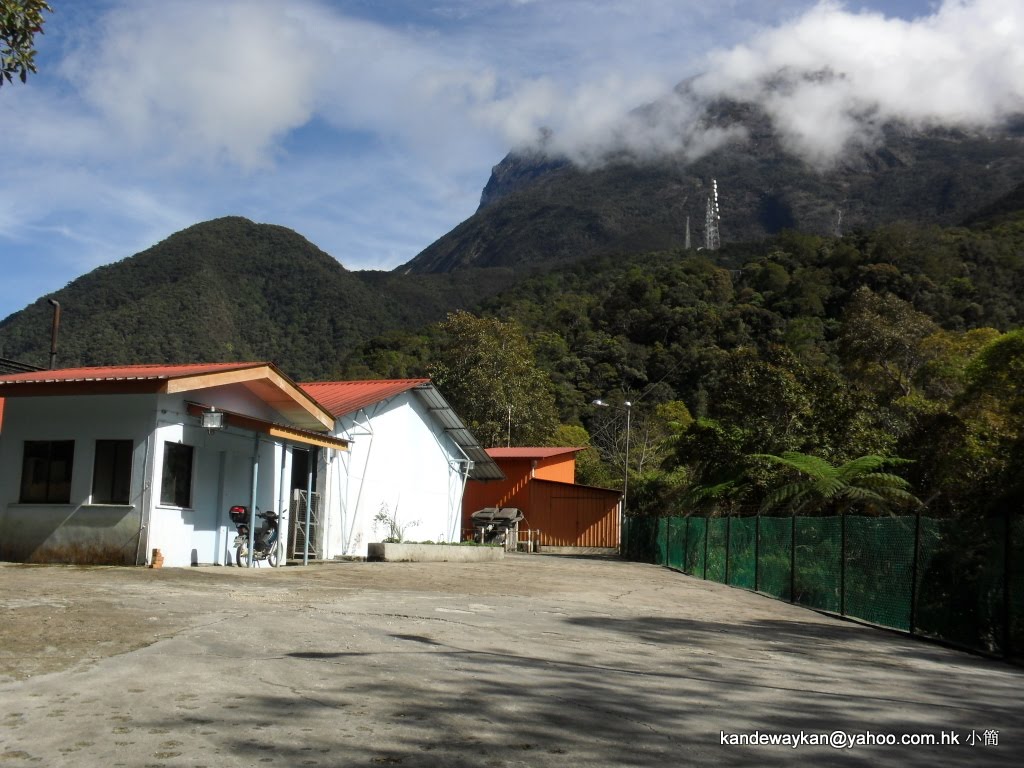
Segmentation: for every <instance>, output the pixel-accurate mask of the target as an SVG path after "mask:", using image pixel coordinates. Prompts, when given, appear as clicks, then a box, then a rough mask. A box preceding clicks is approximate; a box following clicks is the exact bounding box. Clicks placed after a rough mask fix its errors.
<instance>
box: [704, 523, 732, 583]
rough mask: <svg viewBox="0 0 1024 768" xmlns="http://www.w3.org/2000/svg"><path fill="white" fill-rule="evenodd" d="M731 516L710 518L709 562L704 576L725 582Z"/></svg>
mask: <svg viewBox="0 0 1024 768" xmlns="http://www.w3.org/2000/svg"><path fill="white" fill-rule="evenodd" d="M728 534H729V518H727V517H712V518H710V519H709V520H708V563H707V572H706V574H705V576H704V578H706V579H709V580H711V581H720V582H722V583H723V584H724V583H725V558H726V555H727V554H728V552H727V551H726V544H727V540H728Z"/></svg>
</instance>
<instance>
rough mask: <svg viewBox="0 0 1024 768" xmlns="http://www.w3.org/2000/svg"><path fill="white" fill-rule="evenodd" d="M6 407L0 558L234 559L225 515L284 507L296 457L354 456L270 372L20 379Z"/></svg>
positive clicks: (8, 381)
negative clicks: (207, 424) (314, 452)
mask: <svg viewBox="0 0 1024 768" xmlns="http://www.w3.org/2000/svg"><path fill="white" fill-rule="evenodd" d="M0 398H4V406H3V411H2V414H3V415H2V420H3V421H2V428H0V560H13V561H20V562H77V563H123V564H140V565H141V564H144V563H147V562H149V560H150V557H151V553H152V552H153V550H159V551H160V552H161V554H162V555H163V557H164V564H165V565H168V566H187V565H192V564H200V565H202V564H222V565H226V564H231V563H233V562H234V548H233V545H232V544H233V540H234V537H235V533H236V531H235V527H234V526H233V525H232V524H231V522H230V521H229V519H228V514H227V512H228V509H229V508H230V507H231V506H232V505H235V504H241V505H245V506H247V507H250V508H253V507H256V508H259V509H261V510H263V511H267V510H277V511H280V510H282V509H283V508H285V507H286V506H287V505H288V504H289V501H290V498H291V496H292V490H293V488H294V487H296V486H297V485H302V486H304V485H305V482H304V481H302V482H300V481H297V480H296V478H295V473H294V472H293V469H294V467H293V456H294V455H300V456H305V452H306V451H308V450H311V449H318V450H325V451H328V452H331V453H334V454H343V453H344V452H345V450H346V449H347V447H348V443H347V441H346V440H344V439H338V438H335V437H333V436H332V435H331V434H330V431H331V429H332V428H333V426H334V417H333V415H332V414H331V413H329V412H328V411H327V410H326V409H325V408H324V407H323V406H322V405H320V404H319V403H317V402H316V401H315V400H314V399H313V398H312V397H310V396H309V395H308V394H306V393H305V392H304V391H303V390H302V389H300V388H299V387H298V386H297V385H296V384H295V383H294V382H292V381H291V380H290V379H288V378H287V377H286V376H285V375H284V374H282V373H281V372H280V371H279V370H278V369H277V368H276V367H275V366H273V365H272V364H268V363H211V364H196V365H155V366H153V365H132V366H117V367H101V368H75V369H62V370H53V371H38V372H33V373H19V374H12V375H5V376H0ZM213 411H215V412H220V413H222V414H224V415H223V417H220V418H222V419H223V427H222V428H219V429H212V428H211V429H207V428H204V427H203V426H202V419H203V414H204V413H210V412H213ZM288 522H289V521H288V519H287V516H286V517H285V519H284V520H282V524H281V525H282V530H288Z"/></svg>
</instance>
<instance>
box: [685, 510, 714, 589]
mask: <svg viewBox="0 0 1024 768" xmlns="http://www.w3.org/2000/svg"><path fill="white" fill-rule="evenodd" d="M707 530H708V521H707V520H706V519H704V518H703V517H688V518H686V545H685V549H684V555H683V571H685V572H686V573H689V574H691V575H693V576H699V577H700V578H704V564H705V562H704V543H705V537H706V536H707Z"/></svg>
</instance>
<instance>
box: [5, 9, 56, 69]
mask: <svg viewBox="0 0 1024 768" xmlns="http://www.w3.org/2000/svg"><path fill="white" fill-rule="evenodd" d="M44 11H46V12H49V13H53V9H52V8H51V7H50V4H49V3H47V2H45V0H0V86H2V85H3V84H4V80H6V81H7V82H8V83H10V82H12V81H13V79H14V76H15V75H17V77H18V79H19V80H21V82H23V83H24V82H25V81H26V80H27V79H28V73H29V72H35V71H36V64H35V58H36V49H35V36H36V35H37V34H39V35H41V34H43V12H44Z"/></svg>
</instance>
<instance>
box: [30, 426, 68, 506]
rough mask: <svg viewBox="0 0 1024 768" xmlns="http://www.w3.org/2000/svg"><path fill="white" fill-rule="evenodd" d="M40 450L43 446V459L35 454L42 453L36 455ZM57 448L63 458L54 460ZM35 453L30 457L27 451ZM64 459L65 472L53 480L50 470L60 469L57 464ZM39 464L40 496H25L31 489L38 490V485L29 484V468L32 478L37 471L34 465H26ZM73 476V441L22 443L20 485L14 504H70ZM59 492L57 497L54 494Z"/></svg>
mask: <svg viewBox="0 0 1024 768" xmlns="http://www.w3.org/2000/svg"><path fill="white" fill-rule="evenodd" d="M41 446H46V448H45V457H44V456H41V455H39V454H41V453H44V451H39V450H38V449H39V448H40V447H41ZM57 446H60V447H61V448H63V449H65V450H66V451H67V456H62V455H58V456H54V448H55V447H57ZM32 448H34V449H36V450H35V451H34V453H36V455H30V449H32ZM65 459H66V462H65V463H66V468H65V472H64V476H63V477H59V476H58V477H55V476H54V470H55V469H56V467H58V466H60V465H59V462H61V461H63V460H65ZM32 461H36V462H40V461H41V462H42V464H43V466H44V467H45V474H46V478H45V480H43V481H41V482H42V484H43V493H42V495H41V496H40V495H34V494H32V493H28V491H30V490H31V489H32V488H33V487H34V486H38V485H39V482H40V481H35V482H31V481H30V480H31V478H30V467H31V475H32V476H34V475H35V474H36V471H37V469H38V465H36V464H32V463H30V462H32ZM74 474H75V441H74V440H24V441H22V449H21V484H20V486H19V489H18V503H19V504H70V503H71V484H72V481H73V479H74ZM58 489H59V491H60V492H59V493H58V492H57V491H58Z"/></svg>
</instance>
